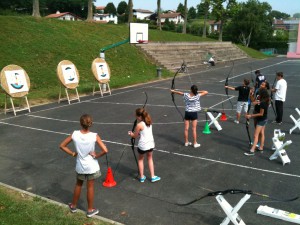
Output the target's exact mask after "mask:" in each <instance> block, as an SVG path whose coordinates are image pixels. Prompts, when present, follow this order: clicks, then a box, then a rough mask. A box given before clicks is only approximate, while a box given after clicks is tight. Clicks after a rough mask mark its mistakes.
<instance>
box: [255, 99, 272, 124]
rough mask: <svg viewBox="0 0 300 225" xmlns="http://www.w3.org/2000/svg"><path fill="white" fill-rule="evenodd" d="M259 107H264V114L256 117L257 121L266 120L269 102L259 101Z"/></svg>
mask: <svg viewBox="0 0 300 225" xmlns="http://www.w3.org/2000/svg"><path fill="white" fill-rule="evenodd" d="M260 109H264V115H263V116H258V117H256V118H257V121H263V120H266V119H267V118H268V109H269V104H268V103H266V102H260Z"/></svg>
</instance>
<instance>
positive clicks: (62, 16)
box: [46, 11, 82, 21]
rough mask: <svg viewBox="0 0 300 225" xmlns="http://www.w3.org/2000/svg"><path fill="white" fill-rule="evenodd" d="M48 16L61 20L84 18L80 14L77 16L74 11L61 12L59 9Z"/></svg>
mask: <svg viewBox="0 0 300 225" xmlns="http://www.w3.org/2000/svg"><path fill="white" fill-rule="evenodd" d="M46 18H57V19H59V20H79V21H81V20H82V19H81V18H80V17H79V16H76V15H74V14H73V13H69V12H63V13H60V12H59V11H57V12H56V13H54V14H50V15H48V16H46Z"/></svg>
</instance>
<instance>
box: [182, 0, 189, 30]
mask: <svg viewBox="0 0 300 225" xmlns="http://www.w3.org/2000/svg"><path fill="white" fill-rule="evenodd" d="M187 11H188V10H187V0H184V22H183V28H182V33H183V34H186V24H187V15H188V12H187Z"/></svg>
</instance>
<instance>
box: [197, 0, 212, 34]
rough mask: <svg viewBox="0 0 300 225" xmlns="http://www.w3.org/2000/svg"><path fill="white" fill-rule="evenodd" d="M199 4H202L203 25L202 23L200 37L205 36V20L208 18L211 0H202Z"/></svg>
mask: <svg viewBox="0 0 300 225" xmlns="http://www.w3.org/2000/svg"><path fill="white" fill-rule="evenodd" d="M201 4H202V9H203V13H204V25H203V33H202V37H203V38H206V21H207V18H208V14H209V9H210V4H211V1H210V0H202V3H201ZM199 8H200V7H199Z"/></svg>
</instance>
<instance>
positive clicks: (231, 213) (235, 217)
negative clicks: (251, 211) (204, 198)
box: [216, 194, 251, 225]
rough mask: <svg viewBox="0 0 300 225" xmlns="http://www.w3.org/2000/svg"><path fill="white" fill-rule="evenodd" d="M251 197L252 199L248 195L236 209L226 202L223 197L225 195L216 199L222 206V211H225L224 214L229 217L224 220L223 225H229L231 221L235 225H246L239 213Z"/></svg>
mask: <svg viewBox="0 0 300 225" xmlns="http://www.w3.org/2000/svg"><path fill="white" fill-rule="evenodd" d="M250 197H251V195H250V194H246V195H245V196H244V197H243V198H242V199H241V200H240V201H239V203H238V204H237V205H236V206H235V207H234V208H232V206H231V205H230V204H229V203H228V202H227V201H226V200H225V198H224V197H223V195H218V196H217V197H216V199H217V201H218V203H219V204H220V206H221V207H222V209H223V210H224V212H225V213H226V215H227V217H226V218H225V219H224V220H223V222H222V223H221V225H227V224H229V223H230V221H231V222H232V223H233V224H234V225H246V224H245V223H244V221H243V220H242V218H241V217H240V216H239V214H238V213H237V212H238V211H239V210H240V209H241V208H242V206H243V205H244V204H245V202H246V201H247V200H248V199H249V198H250Z"/></svg>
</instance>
